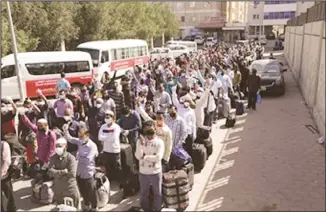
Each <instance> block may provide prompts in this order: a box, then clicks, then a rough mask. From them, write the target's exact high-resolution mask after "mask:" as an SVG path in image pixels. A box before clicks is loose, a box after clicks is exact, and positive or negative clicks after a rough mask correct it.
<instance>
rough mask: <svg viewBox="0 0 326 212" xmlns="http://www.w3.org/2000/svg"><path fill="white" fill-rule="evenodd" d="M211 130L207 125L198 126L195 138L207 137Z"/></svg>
mask: <svg viewBox="0 0 326 212" xmlns="http://www.w3.org/2000/svg"><path fill="white" fill-rule="evenodd" d="M211 132H212V128H211V127H208V126H201V127H198V130H197V138H200V139H206V138H209V135H210V134H211Z"/></svg>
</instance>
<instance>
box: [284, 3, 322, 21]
mask: <svg viewBox="0 0 326 212" xmlns="http://www.w3.org/2000/svg"><path fill="white" fill-rule="evenodd" d="M325 11H326V2H319V3H318V4H316V5H314V6H312V7H310V8H309V9H308V10H307V12H306V13H302V14H301V15H299V16H297V17H295V18H292V19H290V20H288V22H287V26H302V25H304V24H306V23H311V22H316V21H322V20H325V19H326V16H325V14H326V12H325Z"/></svg>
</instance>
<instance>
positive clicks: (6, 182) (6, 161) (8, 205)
mask: <svg viewBox="0 0 326 212" xmlns="http://www.w3.org/2000/svg"><path fill="white" fill-rule="evenodd" d="M10 165H11V151H10V146H9V144H8V143H7V142H6V141H1V211H16V205H15V198H14V191H13V188H12V182H11V177H10V173H9V166H10ZM5 200H6V201H5Z"/></svg>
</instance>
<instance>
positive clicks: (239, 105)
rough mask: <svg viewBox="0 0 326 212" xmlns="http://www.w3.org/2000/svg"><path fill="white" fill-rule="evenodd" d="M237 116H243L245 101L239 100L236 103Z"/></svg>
mask: <svg viewBox="0 0 326 212" xmlns="http://www.w3.org/2000/svg"><path fill="white" fill-rule="evenodd" d="M235 114H236V115H238V116H241V115H242V114H244V104H243V101H241V100H237V101H236V102H235Z"/></svg>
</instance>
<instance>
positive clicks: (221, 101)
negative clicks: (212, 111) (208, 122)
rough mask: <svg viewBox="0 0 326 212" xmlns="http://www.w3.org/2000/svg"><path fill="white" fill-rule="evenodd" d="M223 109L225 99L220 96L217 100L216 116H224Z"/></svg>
mask: <svg viewBox="0 0 326 212" xmlns="http://www.w3.org/2000/svg"><path fill="white" fill-rule="evenodd" d="M224 111H225V101H224V99H222V98H219V99H218V100H217V116H218V119H222V118H224V117H225V116H224Z"/></svg>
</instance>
